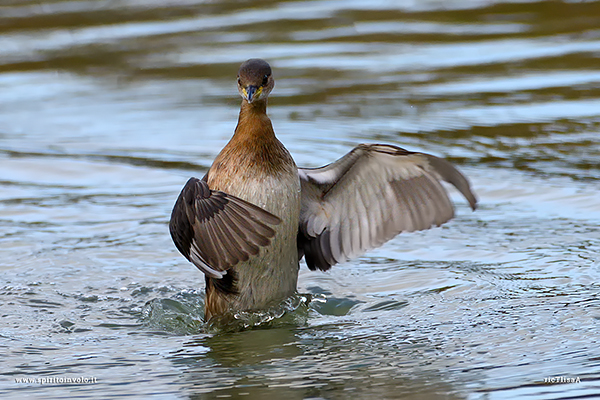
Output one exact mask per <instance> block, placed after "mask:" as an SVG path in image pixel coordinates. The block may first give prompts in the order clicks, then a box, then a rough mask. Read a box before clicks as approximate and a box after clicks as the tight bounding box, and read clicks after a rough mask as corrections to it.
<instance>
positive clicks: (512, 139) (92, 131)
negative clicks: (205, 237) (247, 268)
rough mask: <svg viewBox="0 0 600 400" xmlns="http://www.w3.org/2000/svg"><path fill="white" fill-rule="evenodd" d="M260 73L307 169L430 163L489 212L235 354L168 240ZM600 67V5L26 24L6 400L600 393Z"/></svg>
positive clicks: (24, 11)
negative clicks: (253, 74) (442, 166)
mask: <svg viewBox="0 0 600 400" xmlns="http://www.w3.org/2000/svg"><path fill="white" fill-rule="evenodd" d="M251 57H261V58H265V59H267V60H268V61H269V62H270V63H271V65H272V66H273V68H274V71H275V78H276V80H277V83H276V87H275V90H274V92H273V93H272V95H271V98H270V111H269V113H270V116H271V118H272V120H273V124H274V127H275V130H276V132H277V133H278V136H279V138H280V140H281V141H282V142H283V143H284V144H285V145H286V146H287V147H288V149H289V150H290V151H291V153H292V154H293V155H294V157H295V159H296V161H297V163H298V164H299V165H301V166H319V165H323V164H326V163H329V162H331V161H333V160H335V159H337V158H338V157H340V156H341V155H343V154H345V153H346V152H347V151H349V150H350V149H351V148H352V147H353V146H354V145H356V144H357V143H361V142H384V143H391V144H396V145H400V146H402V147H405V148H407V149H409V150H419V151H426V152H430V153H433V154H436V155H440V156H444V157H447V158H449V159H450V160H451V161H453V162H454V163H455V164H456V165H458V166H459V168H460V169H461V170H462V171H463V172H464V173H465V174H466V175H467V176H469V178H470V179H471V181H472V184H473V186H474V189H475V190H476V192H477V194H478V196H479V198H480V208H479V209H478V210H477V212H475V213H472V212H470V210H469V209H468V206H467V205H466V204H465V201H464V200H463V199H462V198H461V197H460V196H459V195H457V194H454V195H453V198H454V200H455V201H456V205H457V217H456V218H455V219H454V220H453V221H451V222H450V223H449V224H447V225H445V226H443V227H441V228H437V229H434V230H431V231H427V232H419V233H412V234H405V235H400V236H398V237H397V238H395V239H394V240H392V241H391V242H389V243H387V244H386V245H385V246H383V247H382V248H380V249H377V250H376V251H372V252H370V253H368V254H367V255H365V256H363V257H361V258H360V259H357V260H354V261H351V262H348V263H346V264H343V265H338V266H336V267H334V268H333V269H332V270H331V272H328V273H316V272H310V271H308V270H307V268H306V266H303V267H302V269H301V272H300V281H299V291H300V293H302V294H303V296H299V297H297V298H295V299H290V302H289V303H288V304H287V305H283V306H281V307H280V308H277V309H273V310H270V311H269V313H265V314H261V315H252V316H246V318H247V321H248V322H249V321H254V322H256V321H257V320H262V321H270V322H269V323H266V324H262V325H261V329H254V330H246V331H243V332H238V333H221V334H214V333H213V332H207V331H205V330H204V328H203V326H202V322H201V317H202V306H203V286H204V279H203V276H202V274H201V273H200V272H198V271H197V270H196V269H195V268H194V267H193V266H191V265H190V264H188V263H187V262H185V260H184V259H183V258H182V257H181V256H180V255H179V254H178V253H177V251H176V250H175V248H174V246H173V245H172V243H171V240H170V238H169V235H168V229H167V223H168V218H169V214H170V210H171V207H172V205H173V203H174V201H175V198H176V196H177V195H178V193H179V190H180V189H181V187H182V185H183V184H184V183H185V181H186V180H187V178H188V177H189V176H191V175H194V176H198V177H200V176H202V175H203V174H204V172H205V171H206V169H207V168H208V166H210V164H211V162H212V160H213V159H214V157H215V156H216V155H217V153H218V152H219V150H220V149H221V148H222V146H223V145H224V144H225V143H226V142H227V140H228V139H229V137H230V136H231V134H232V132H233V129H234V127H235V123H236V120H237V112H238V108H239V103H240V99H239V96H238V95H237V91H236V86H235V73H236V71H237V68H238V66H239V64H240V63H241V62H242V61H244V60H246V59H248V58H251ZM599 66H600V2H554V1H539V2H526V1H522V2H501V1H498V2H494V1H460V2H459V1H422V2H412V1H384V0H376V1H372V2H362V1H340V0H338V1H335V0H332V1H326V0H320V1H308V2H285V1H282V2H277V1H265V2H258V1H245V2H238V1H219V2H202V1H198V0H179V1H174V2H168V4H167V3H166V2H159V1H152V0H147V1H132V0H122V1H97V0H89V1H77V0H74V1H45V2H40V1H32V0H3V1H1V2H0V316H1V318H0V356H1V358H0V359H1V360H2V368H1V371H0V397H1V398H2V399H4V398H7V399H8V398H14V399H29V398H43V399H62V398H113V397H127V398H140V399H147V398H161V399H162V398H166V399H181V398H194V399H196V398H198V399H200V398H201V399H204V398H207V399H213V398H214V399H216V398H245V399H264V398H275V399H290V400H291V399H308V398H311V399H347V398H353V399H378V398H410V399H437V398H440V399H446V398H467V399H513V398H527V399H555V398H584V397H586V396H588V397H586V398H592V397H593V396H594V395H600V352H599V351H598V348H599V343H598V342H599V339H600V333H599V332H600V329H599V328H600V166H599V163H600V161H599V160H600V68H599ZM310 298H312V301H310V302H309V301H308V299H310ZM290 309H295V311H293V312H284V311H286V310H290ZM282 314H284V315H283V317H281V318H278V317H280V316H281V315H282ZM263 326H264V327H265V328H264V329H263V328H262V327H263ZM556 376H563V377H565V378H568V379H578V382H577V383H555V384H551V383H546V382H545V380H548V378H552V377H556ZM77 377H85V378H90V379H91V378H93V379H94V381H95V383H87V384H65V383H62V384H61V383H60V382H58V383H57V382H49V381H50V380H51V379H65V378H77ZM36 378H37V379H41V380H44V379H45V380H46V383H45V384H42V383H39V382H33V383H21V382H17V380H21V379H33V380H35V379H36Z"/></svg>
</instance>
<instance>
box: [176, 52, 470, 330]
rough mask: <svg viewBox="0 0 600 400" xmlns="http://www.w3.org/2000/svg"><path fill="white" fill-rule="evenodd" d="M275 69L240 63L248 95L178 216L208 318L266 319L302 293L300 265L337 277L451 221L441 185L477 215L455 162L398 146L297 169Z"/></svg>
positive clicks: (180, 238)
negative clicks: (274, 106)
mask: <svg viewBox="0 0 600 400" xmlns="http://www.w3.org/2000/svg"><path fill="white" fill-rule="evenodd" d="M274 86H275V80H274V77H273V73H272V69H271V66H270V65H269V64H268V63H267V62H266V61H265V60H262V59H258V58H253V59H249V60H247V61H245V62H244V63H242V64H241V66H240V68H239V71H238V74H237V88H238V91H239V94H240V96H241V97H242V104H241V108H240V113H239V118H238V122H237V126H236V128H235V131H234V134H233V136H232V137H231V139H230V141H229V142H228V143H227V144H226V145H225V147H224V148H223V149H222V150H221V152H220V153H219V154H218V155H217V157H216V158H215V160H214V162H213V163H212V165H211V167H210V168H209V170H208V172H207V173H206V174H205V175H204V177H203V178H202V179H198V178H195V177H192V178H190V179H189V180H188V181H187V183H186V184H185V186H184V187H183V189H182V190H181V193H180V194H179V196H178V198H177V200H176V202H175V205H174V207H173V210H172V213H171V219H170V223H169V231H170V234H171V237H172V239H173V242H174V244H175V246H176V247H177V249H178V250H179V252H180V253H181V254H182V255H183V256H184V257H185V258H186V259H187V260H188V261H190V262H191V263H192V264H194V265H195V266H196V267H197V268H198V269H200V271H202V272H203V273H204V274H205V280H206V285H205V304H204V308H205V314H204V318H205V321H211V319H212V318H216V317H218V316H222V315H226V314H228V313H229V314H231V313H235V312H239V311H250V312H252V311H261V310H264V309H267V308H268V307H270V306H272V305H275V304H277V303H278V302H281V301H282V300H284V299H286V298H288V297H289V296H291V295H293V294H294V293H296V290H297V289H296V288H297V281H298V271H299V267H300V260H301V259H302V258H303V257H304V259H305V261H306V264H307V266H308V268H309V269H310V270H321V271H327V270H329V269H330V268H331V266H333V265H335V264H338V263H343V262H345V261H347V260H350V259H352V258H355V257H358V256H360V255H362V254H364V253H365V252H366V251H368V250H371V249H374V248H376V247H378V246H380V245H382V244H383V243H385V242H387V241H388V240H390V239H392V238H393V237H395V236H396V235H398V234H399V233H401V232H412V231H418V230H424V229H429V228H432V227H434V226H439V225H441V224H443V223H445V222H447V221H449V220H450V219H451V218H452V217H453V216H454V207H453V204H452V202H451V201H450V199H449V197H448V194H447V192H446V189H445V188H444V187H443V186H442V181H445V182H448V183H450V184H451V185H453V186H455V187H456V188H457V189H458V191H459V192H460V193H462V195H463V196H464V197H465V198H466V200H467V201H468V203H469V205H470V206H471V208H472V210H473V211H475V209H476V206H477V198H476V196H475V194H474V193H473V191H472V189H471V186H470V183H469V181H468V180H467V178H466V177H465V176H464V175H463V174H462V173H461V172H459V171H458V169H456V168H455V167H454V166H453V165H452V164H451V163H450V162H449V161H447V160H445V159H443V158H438V157H436V156H433V155H430V154H426V153H420V152H412V151H408V150H405V149H403V148H401V147H398V146H395V145H390V144H359V145H358V146H356V147H355V148H354V149H352V150H351V151H350V152H349V153H347V154H346V155H344V156H343V157H341V158H340V159H339V160H337V161H335V162H333V163H331V164H328V165H325V166H323V167H320V168H298V167H297V166H296V163H295V162H294V159H293V158H292V156H291V154H290V152H289V151H288V150H287V149H286V148H285V146H284V145H283V144H282V143H281V142H280V141H279V140H278V139H277V137H276V136H275V132H274V130H273V125H272V123H271V120H270V119H269V117H268V115H267V99H268V97H269V94H270V93H271V91H272V90H273V88H274Z"/></svg>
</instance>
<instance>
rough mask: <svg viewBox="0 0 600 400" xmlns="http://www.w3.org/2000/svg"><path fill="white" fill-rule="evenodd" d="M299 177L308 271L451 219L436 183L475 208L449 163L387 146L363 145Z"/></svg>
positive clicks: (302, 239)
mask: <svg viewBox="0 0 600 400" xmlns="http://www.w3.org/2000/svg"><path fill="white" fill-rule="evenodd" d="M298 173H299V175H300V181H301V184H302V209H301V212H300V225H299V233H298V248H299V256H300V257H302V255H304V256H305V257H306V262H307V264H308V266H309V268H310V269H317V268H318V269H321V270H327V269H329V268H330V267H331V266H332V265H334V264H337V263H340V262H343V261H346V260H348V259H350V258H353V257H356V256H359V255H361V254H363V253H364V252H366V251H367V250H369V249H372V248H375V247H378V246H380V245H382V244H383V243H385V242H386V241H388V240H390V239H391V238H393V237H394V236H396V235H397V234H399V233H401V232H411V231H416V230H423V229H429V228H431V227H432V226H439V225H441V224H443V223H444V222H446V221H448V220H450V219H451V218H452V217H453V216H454V208H453V206H452V203H451V201H450V199H449V197H448V194H447V193H446V190H445V189H444V187H443V186H442V184H441V181H446V182H449V183H451V184H452V185H454V186H455V187H456V188H457V189H458V190H459V191H460V192H461V193H462V194H463V195H464V196H465V197H466V198H467V200H468V201H469V204H470V205H471V207H472V208H473V209H475V207H476V204H477V200H476V198H475V196H474V194H473V193H472V191H471V188H470V186H469V182H468V181H467V179H466V178H465V177H464V176H463V175H462V174H461V173H460V172H459V171H458V170H457V169H456V168H455V167H454V166H452V164H450V163H449V162H448V161H446V160H444V159H441V158H438V157H435V156H432V155H429V154H423V153H413V152H409V151H407V150H404V149H402V148H400V147H396V146H391V145H381V144H373V145H365V144H362V145H359V146H357V147H356V148H354V149H353V150H352V151H351V152H349V153H348V154H346V155H345V156H344V157H342V158H340V159H339V160H338V161H336V162H334V163H332V164H329V165H326V166H324V167H321V168H302V169H299V171H298Z"/></svg>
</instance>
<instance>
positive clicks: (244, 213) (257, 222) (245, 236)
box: [169, 178, 281, 278]
mask: <svg viewBox="0 0 600 400" xmlns="http://www.w3.org/2000/svg"><path fill="white" fill-rule="evenodd" d="M280 222H281V220H280V219H279V218H278V217H276V216H275V215H273V214H271V213H269V212H267V211H265V210H263V209H262V208H260V207H257V206H255V205H253V204H251V203H249V202H247V201H244V200H242V199H240V198H238V197H235V196H231V195H228V194H227V193H224V192H221V191H218V190H210V189H209V187H208V184H207V183H206V181H205V180H199V179H197V178H190V180H188V182H187V183H186V185H185V186H184V188H183V190H182V191H181V193H180V195H179V198H178V199H177V202H176V203H175V207H174V208H173V212H172V213H171V222H170V224H169V230H170V232H171V237H172V238H173V241H174V242H175V245H176V246H177V249H178V250H179V251H180V252H181V254H183V255H184V256H185V257H186V258H187V259H188V260H189V261H191V262H192V263H193V264H194V265H195V266H196V267H198V268H199V269H200V270H201V271H202V272H204V273H205V274H206V275H207V276H210V277H212V278H222V277H223V276H224V275H225V274H227V270H228V269H230V268H231V267H233V266H235V265H236V264H238V263H239V262H241V261H247V260H248V258H249V257H250V256H254V255H256V254H258V252H259V250H260V248H261V247H264V246H267V245H268V244H269V243H270V241H271V238H272V237H273V236H274V235H275V231H274V230H273V229H272V228H271V227H270V226H269V225H278V224H279V223H280Z"/></svg>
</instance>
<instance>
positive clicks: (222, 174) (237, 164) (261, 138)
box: [208, 100, 297, 195]
mask: <svg viewBox="0 0 600 400" xmlns="http://www.w3.org/2000/svg"><path fill="white" fill-rule="evenodd" d="M266 109H267V104H266V102H265V101H262V102H255V103H252V104H249V103H248V102H247V101H246V100H244V101H243V102H242V108H241V110H240V117H239V120H238V125H237V127H236V128H235V133H234V135H233V137H232V138H231V140H230V141H229V143H227V145H226V146H225V147H224V148H223V150H221V152H220V153H219V155H218V156H217V158H216V159H215V161H214V162H213V165H212V166H211V168H210V171H209V176H208V184H209V186H210V187H211V188H212V189H219V190H223V191H227V190H229V189H231V188H232V185H237V184H239V182H238V181H237V180H236V179H242V180H250V179H252V178H256V179H262V177H265V176H277V175H280V174H282V173H289V174H297V169H296V164H295V163H294V160H293V159H292V156H291V155H290V153H289V152H288V151H287V150H286V148H285V147H284V146H283V144H281V142H280V141H279V140H277V138H276V137H275V132H274V131H273V126H272V125H271V120H270V119H269V117H268V116H267V113H266ZM236 182H237V183H236ZM238 195H239V194H238Z"/></svg>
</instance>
